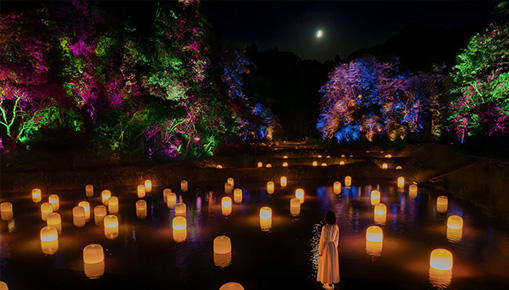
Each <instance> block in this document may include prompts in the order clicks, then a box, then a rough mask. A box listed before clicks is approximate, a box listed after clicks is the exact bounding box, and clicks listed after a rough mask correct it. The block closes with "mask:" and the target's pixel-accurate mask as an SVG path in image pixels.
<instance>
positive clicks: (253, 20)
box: [201, 0, 498, 61]
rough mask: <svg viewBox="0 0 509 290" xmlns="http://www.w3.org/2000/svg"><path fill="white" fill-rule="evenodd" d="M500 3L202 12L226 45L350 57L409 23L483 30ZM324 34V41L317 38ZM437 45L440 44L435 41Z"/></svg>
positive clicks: (265, 4)
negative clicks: (319, 31)
mask: <svg viewBox="0 0 509 290" xmlns="http://www.w3.org/2000/svg"><path fill="white" fill-rule="evenodd" d="M497 3H498V1H497V2H496V1H295V0H293V1H291V0H286V1H264V0H258V1H239V0H237V1H215V0H204V1H202V4H201V12H202V13H203V14H204V15H206V17H207V20H208V21H209V23H210V24H211V25H212V26H213V27H214V30H215V32H216V34H217V39H218V40H219V41H220V42H221V43H222V44H223V46H225V47H228V46H233V47H246V46H249V45H251V44H252V43H253V42H254V43H256V45H257V46H258V49H259V50H260V51H264V50H268V49H272V48H278V49H279V50H280V51H290V52H294V53H295V54H297V55H298V56H299V57H301V58H302V59H317V60H319V61H324V60H327V59H333V58H334V56H335V55H336V54H339V56H340V57H341V58H343V59H344V58H346V57H347V56H348V55H350V54H351V53H353V52H355V51H356V50H358V49H361V48H368V47H371V46H374V45H377V44H382V43H383V42H384V41H385V40H386V39H387V38H389V37H391V36H393V35H395V34H397V33H398V31H400V30H401V29H403V28H404V27H405V26H407V25H408V24H411V23H424V24H426V25H428V26H431V27H444V28H446V29H448V30H454V29H460V28H462V27H464V26H467V25H479V26H483V25H482V24H484V23H485V22H487V21H489V19H490V17H491V14H492V12H493V8H494V6H495V5H496V4H497ZM319 29H321V30H323V36H322V38H317V37H316V32H317V30H319ZM437 45H440V44H439V43H437Z"/></svg>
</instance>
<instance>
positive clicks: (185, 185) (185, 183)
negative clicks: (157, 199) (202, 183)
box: [180, 180, 188, 192]
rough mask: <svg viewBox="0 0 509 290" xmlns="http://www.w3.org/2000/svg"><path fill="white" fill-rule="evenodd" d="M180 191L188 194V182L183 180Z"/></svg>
mask: <svg viewBox="0 0 509 290" xmlns="http://www.w3.org/2000/svg"><path fill="white" fill-rule="evenodd" d="M180 189H181V190H182V192H187V189H188V182H187V180H182V181H181V182H180Z"/></svg>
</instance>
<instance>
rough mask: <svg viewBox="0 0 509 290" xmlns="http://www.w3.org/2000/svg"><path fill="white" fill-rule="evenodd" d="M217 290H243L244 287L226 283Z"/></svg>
mask: <svg viewBox="0 0 509 290" xmlns="http://www.w3.org/2000/svg"><path fill="white" fill-rule="evenodd" d="M219 290H244V287H242V285H240V284H239V283H235V282H228V283H226V284H224V285H223V286H221V288H219Z"/></svg>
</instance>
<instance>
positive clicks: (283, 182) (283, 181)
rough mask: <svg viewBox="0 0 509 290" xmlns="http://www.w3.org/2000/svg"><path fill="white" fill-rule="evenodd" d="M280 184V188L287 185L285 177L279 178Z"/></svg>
mask: <svg viewBox="0 0 509 290" xmlns="http://www.w3.org/2000/svg"><path fill="white" fill-rule="evenodd" d="M280 182H281V187H286V183H287V179H286V176H281V178H280Z"/></svg>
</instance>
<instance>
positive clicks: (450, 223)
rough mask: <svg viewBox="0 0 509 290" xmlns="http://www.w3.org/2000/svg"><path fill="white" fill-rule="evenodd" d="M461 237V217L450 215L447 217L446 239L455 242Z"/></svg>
mask: <svg viewBox="0 0 509 290" xmlns="http://www.w3.org/2000/svg"><path fill="white" fill-rule="evenodd" d="M462 238H463V218H462V217H460V216H457V215H452V216H450V217H449V218H448V219H447V240H449V242H451V243H457V242H459V241H461V239H462Z"/></svg>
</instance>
